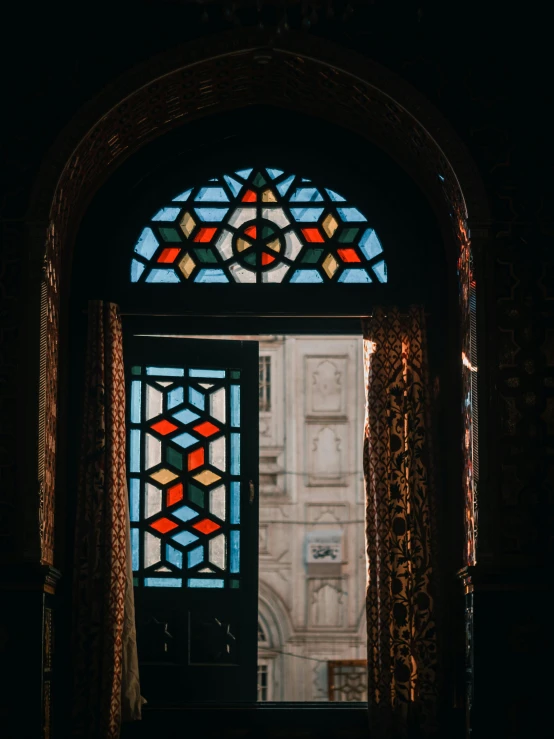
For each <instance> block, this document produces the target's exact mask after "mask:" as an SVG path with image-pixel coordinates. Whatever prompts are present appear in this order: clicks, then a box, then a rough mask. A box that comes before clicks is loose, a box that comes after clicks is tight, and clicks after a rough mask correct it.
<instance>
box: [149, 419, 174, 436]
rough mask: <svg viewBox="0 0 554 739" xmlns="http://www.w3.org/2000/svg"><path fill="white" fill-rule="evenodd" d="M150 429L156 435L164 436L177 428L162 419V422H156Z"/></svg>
mask: <svg viewBox="0 0 554 739" xmlns="http://www.w3.org/2000/svg"><path fill="white" fill-rule="evenodd" d="M150 428H151V429H153V430H154V431H157V432H158V434H162V436H166V434H171V432H172V431H175V429H176V428H177V426H176V425H175V424H174V423H171V421H166V420H165V419H164V420H163V421H158V423H154V424H152V426H151V427H150Z"/></svg>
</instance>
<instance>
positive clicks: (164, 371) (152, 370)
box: [146, 367, 185, 377]
mask: <svg viewBox="0 0 554 739" xmlns="http://www.w3.org/2000/svg"><path fill="white" fill-rule="evenodd" d="M146 374H147V375H169V376H170V377H184V375H185V370H184V369H182V368H181V367H147V368H146Z"/></svg>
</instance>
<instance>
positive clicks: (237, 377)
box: [231, 370, 240, 380]
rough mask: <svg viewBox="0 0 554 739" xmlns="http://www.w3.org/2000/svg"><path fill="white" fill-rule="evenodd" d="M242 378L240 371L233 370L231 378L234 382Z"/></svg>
mask: <svg viewBox="0 0 554 739" xmlns="http://www.w3.org/2000/svg"><path fill="white" fill-rule="evenodd" d="M239 377H240V370H231V378H232V379H233V380H238V379H239Z"/></svg>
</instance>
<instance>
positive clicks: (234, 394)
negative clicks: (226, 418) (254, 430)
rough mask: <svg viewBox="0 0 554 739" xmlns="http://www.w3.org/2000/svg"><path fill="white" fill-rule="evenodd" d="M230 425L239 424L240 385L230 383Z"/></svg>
mask: <svg viewBox="0 0 554 739" xmlns="http://www.w3.org/2000/svg"><path fill="white" fill-rule="evenodd" d="M231 426H233V428H238V427H239V426H240V385H231Z"/></svg>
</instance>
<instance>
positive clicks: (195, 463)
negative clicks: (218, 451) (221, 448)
mask: <svg viewBox="0 0 554 739" xmlns="http://www.w3.org/2000/svg"><path fill="white" fill-rule="evenodd" d="M203 464H204V447H200V449H195V450H194V452H191V453H190V454H189V458H188V468H189V470H195V469H196V468H197V467H202V465H203Z"/></svg>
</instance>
